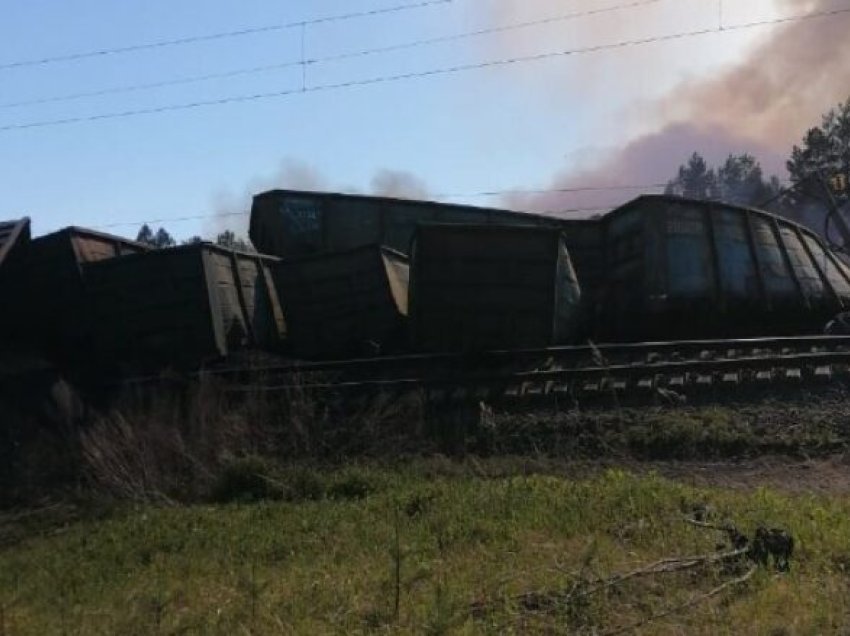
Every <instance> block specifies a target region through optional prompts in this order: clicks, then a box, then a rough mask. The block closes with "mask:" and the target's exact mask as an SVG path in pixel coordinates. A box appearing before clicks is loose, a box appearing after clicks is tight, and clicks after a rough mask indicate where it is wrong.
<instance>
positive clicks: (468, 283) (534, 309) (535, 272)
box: [410, 225, 581, 351]
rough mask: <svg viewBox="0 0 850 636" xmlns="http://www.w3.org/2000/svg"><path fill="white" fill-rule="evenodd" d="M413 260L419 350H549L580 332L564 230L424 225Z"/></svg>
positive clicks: (575, 285)
mask: <svg viewBox="0 0 850 636" xmlns="http://www.w3.org/2000/svg"><path fill="white" fill-rule="evenodd" d="M411 260H412V266H411V281H410V321H411V335H412V340H413V343H414V346H415V347H416V348H417V349H420V350H424V351H480V350H487V349H505V348H512V347H513V348H524V347H545V346H550V345H556V344H563V343H567V342H570V341H572V340H574V339H575V338H576V337H577V335H578V334H577V328H578V326H579V319H580V300H581V294H580V290H579V285H578V281H577V280H576V276H575V272H574V270H573V267H572V263H571V262H570V256H569V253H568V250H567V245H566V241H565V239H564V234H563V233H562V232H561V231H560V230H558V229H554V228H547V227H537V228H535V227H517V226H514V227H509V226H508V227H506V226H480V225H479V226H467V225H422V226H420V227H419V228H418V229H417V230H416V234H415V235H414V239H413V244H412V251H411Z"/></svg>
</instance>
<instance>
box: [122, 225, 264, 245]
mask: <svg viewBox="0 0 850 636" xmlns="http://www.w3.org/2000/svg"><path fill="white" fill-rule="evenodd" d="M136 241H137V242H139V243H144V244H145V245H150V246H151V247H155V248H157V249H164V248H166V247H175V246H176V245H177V241H176V240H175V239H174V237H173V236H171V234H169V232H168V231H167V230H166V229H165V228H163V227H160V228H159V229H158V230H156V231H154V230H153V228H151V226H149V225H148V224H147V223H145V224H144V225H142V227H141V228H140V229H139V232H138V234H136ZM204 242H205V241H204V239H203V238H202V237H201V236H198V235H195V236H192V237H190V238H188V239H186V240H185V241H181V242H180V245H197V244H198V243H204ZM210 242H212V243H215V244H216V245H220V246H221V247H227V248H230V249H234V250H239V251H242V252H253V251H255V250H254V246H253V245H251V243H250V242H249V241H247V240H245V239H244V238H243V237H241V236H237V235H236V233H235V232H233V231H232V230H225V231H224V232H219V233H218V234H217V235H216V237H215V240H214V241H210Z"/></svg>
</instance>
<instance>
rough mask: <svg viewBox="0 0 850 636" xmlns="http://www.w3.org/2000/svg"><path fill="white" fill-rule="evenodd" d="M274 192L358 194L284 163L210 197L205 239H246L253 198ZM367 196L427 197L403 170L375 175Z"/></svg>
mask: <svg viewBox="0 0 850 636" xmlns="http://www.w3.org/2000/svg"><path fill="white" fill-rule="evenodd" d="M275 189H286V190H306V191H311V192H343V193H347V194H359V193H360V190H359V189H358V188H356V187H353V186H341V185H334V184H333V183H331V182H330V181H329V180H328V179H327V178H326V177H325V176H324V175H323V174H322V173H321V172H320V171H319V170H318V169H317V168H315V167H314V166H311V165H310V164H308V163H305V162H303V161H298V160H295V159H284V160H283V161H282V162H281V164H280V166H279V167H278V169H277V170H276V171H275V172H274V173H272V174H270V175H266V176H262V177H256V178H254V179H251V180H250V181H249V182H248V183H247V184H246V185H245V187H244V188H243V190H242V191H241V192H239V193H233V192H230V191H222V192H219V193H217V194H216V195H214V197H213V209H214V210H215V213H214V216H212V217H211V218H210V220H209V222H208V223H207V224H206V226H205V227H204V235H205V237H207V238H215V236H216V235H217V234H219V233H220V232H224V231H225V230H231V231H233V232H234V233H235V234H236V235H237V236H242V237H247V235H248V223H249V221H250V217H249V214H248V212H249V211H250V210H251V200H252V198H253V196H254V195H255V194H258V193H260V192H265V191H267V190H275ZM369 193H370V194H375V195H379V196H387V197H395V198H399V199H428V198H429V197H430V191H429V189H428V186H427V184H426V183H425V182H424V181H423V180H422V179H420V178H419V177H417V176H416V175H414V174H411V173H409V172H406V171H404V170H388V169H383V170H379V171H377V172H376V173H375V175H374V176H373V177H372V180H371V183H370V188H369Z"/></svg>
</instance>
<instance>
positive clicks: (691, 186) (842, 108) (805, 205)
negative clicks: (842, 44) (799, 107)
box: [665, 98, 850, 231]
mask: <svg viewBox="0 0 850 636" xmlns="http://www.w3.org/2000/svg"><path fill="white" fill-rule="evenodd" d="M785 165H786V168H787V170H788V175H789V176H790V179H791V184H790V186H788V187H785V188H783V187H782V184H781V182H780V180H779V178H778V177H776V176H770V177H766V176H765V175H764V173H763V171H762V168H761V165H760V164H759V161H758V160H757V159H756V158H755V157H754V156H752V155H750V154H747V153H745V154H741V155H729V157H727V159H726V161H725V162H723V164H721V165H719V166H716V167H711V166H709V165H708V163H707V162H706V160H705V159H704V158H703V157H702V155H700V154H699V152H694V153H693V154H692V155H691V156H690V158H689V159H688V160H687V162H686V163H684V164H683V165H681V166H680V167H679V170H678V173H677V174H676V175H675V176H674V177H673V178H672V179H671V180H670V181H669V182H668V183H667V187H666V188H665V194H673V195H678V196H684V197H689V198H693V199H703V200H717V201H726V202H728V203H735V204H738V205H747V206H753V207H765V208H769V209H770V210H771V211H773V212H776V213H778V214H782V215H783V216H787V217H790V218H792V219H795V220H798V221H802V222H806V221H808V222H810V223H812V222H813V221H815V220H816V215H815V216H813V215H812V214H811V212H812V210H813V209H815V211H816V212H817V213H818V214H820V215H821V216H822V217H824V218H825V209H827V207H826V206H827V205H828V204H830V201H829V199H830V198H832V199H833V200H834V201H835V203H836V204H837V205H838V206H842V205H844V204H846V203H847V202H848V201H850V185H849V184H848V181H850V98H848V100H847V101H846V102H844V103H840V104H838V106H836V107H835V108H832V109H830V110H829V112H827V113H826V114H824V115H823V116H822V118H821V123H820V125H816V126H814V127H812V128H810V129H809V130H808V131H807V132H806V134H805V136H804V137H803V140H802V142H801V144H800V145H795V146H794V147H793V149H792V150H791V154H790V156H789V158H788V160H787V162H786V164H785ZM813 229H815V230H818V231H820V230H822V229H823V227H814V228H813Z"/></svg>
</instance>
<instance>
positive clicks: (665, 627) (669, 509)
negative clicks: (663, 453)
mask: <svg viewBox="0 0 850 636" xmlns="http://www.w3.org/2000/svg"><path fill="white" fill-rule="evenodd" d="M485 469H486V465H482V464H481V463H479V462H475V461H471V462H469V463H466V464H449V463H448V462H440V461H430V462H419V463H417V464H416V465H413V466H407V467H402V468H378V467H369V466H360V467H349V468H346V469H342V470H325V471H315V470H312V471H311V470H309V469H304V470H301V471H292V472H290V473H288V474H287V475H285V476H283V477H281V478H280V479H283V480H288V482H287V483H286V484H278V485H279V486H281V487H283V486H286V488H284V491H285V493H286V496H285V497H284V499H285V500H284V501H275V502H269V501H265V502H264V501H261V502H255V503H250V504H248V503H236V504H227V505H216V506H192V507H173V508H158V507H135V508H130V509H126V508H125V509H121V510H116V511H113V512H111V513H109V514H108V515H106V516H105V517H101V518H98V519H92V520H89V521H86V520H77V521H74V522H72V523H69V524H68V525H67V526H62V525H56V524H53V525H50V526H45V527H43V528H42V529H41V530H40V531H39V532H31V534H30V537H29V538H27V539H25V540H18V541H12V542H10V543H7V545H6V546H5V547H4V548H3V549H2V551H1V552H0V608H2V612H0V634H4V635H5V634H16V635H17V634H38V635H41V634H128V635H130V634H281V633H297V634H338V633H417V634H418V633H431V634H438V633H460V634H467V633H468V634H471V633H494V634H495V633H517V634H521V633H592V630H593V629H596V630H597V631H598V632H603V631H604V630H605V629H610V628H613V627H616V626H623V625H627V624H630V623H631V622H633V621H636V620H640V619H641V618H643V617H645V616H647V615H649V614H651V613H653V612H657V611H659V610H661V609H662V608H664V607H666V606H668V605H670V604H675V603H679V602H682V601H684V600H686V599H688V598H691V597H693V596H694V595H697V594H700V593H702V592H705V591H707V590H709V589H710V588H712V587H714V586H715V585H717V584H718V583H719V582H721V581H723V580H727V579H728V578H730V577H732V576H734V575H733V574H731V573H725V572H721V571H719V570H716V569H714V570H694V571H689V572H686V573H678V574H667V575H657V576H654V577H651V578H643V579H639V580H636V581H634V582H629V583H627V584H623V585H621V586H618V587H615V588H612V589H611V590H609V591H607V592H605V593H600V594H593V595H590V596H588V597H584V598H581V599H578V600H575V599H574V600H573V601H571V602H566V603H560V604H556V606H555V607H554V608H549V609H548V610H547V611H544V612H531V611H529V609H528V608H523V606H522V604H520V603H517V602H516V601H515V596H516V595H517V594H521V593H524V592H528V591H543V592H548V591H551V592H557V591H561V590H566V589H570V588H571V587H573V586H576V585H581V584H582V582H583V581H586V580H587V579H591V578H593V577H596V576H607V575H610V574H612V573H615V572H621V571H628V570H632V569H634V568H636V567H639V566H641V565H642V564H646V563H648V562H651V561H653V560H655V559H658V558H662V557H668V556H676V555H685V554H697V553H705V552H712V551H714V550H715V548H716V545H715V544H716V542H717V540H718V535H717V534H716V533H714V532H711V531H706V530H704V529H699V528H695V527H693V526H691V525H688V524H686V523H684V522H683V521H682V518H683V511H685V510H687V509H688V508H689V506H691V505H693V504H700V503H709V504H711V506H713V507H714V509H715V510H716V511H717V514H718V518H719V519H722V518H725V517H728V518H730V519H732V520H734V521H735V523H736V524H738V525H739V526H740V527H741V528H742V529H744V530H746V531H748V532H751V531H752V530H753V529H754V528H755V526H756V524H758V523H760V522H763V523H767V524H768V525H772V526H781V527H785V528H787V529H788V530H790V531H791V533H792V534H793V535H794V537H795V539H796V541H797V550H796V553H795V556H794V559H793V562H792V570H791V572H790V573H788V574H778V573H776V572H772V571H769V570H762V571H759V572H758V573H757V575H756V576H755V577H754V578H753V579H751V581H750V582H749V583H748V584H747V585H746V586H744V587H741V588H736V589H731V590H729V592H728V593H727V594H723V595H721V596H719V597H717V598H714V599H711V600H707V601H705V602H704V603H700V604H699V605H697V606H696V607H694V608H691V609H689V610H687V611H684V612H679V613H674V614H673V615H671V616H669V617H666V618H664V619H661V620H658V621H656V622H653V623H652V624H650V625H649V626H647V627H645V628H643V630H642V632H641V633H658V634H682V633H688V634H751V633H752V634H776V635H779V634H827V633H841V630H842V629H845V630H848V629H850V613H848V611H849V610H848V609H847V608H848V607H850V605H848V604H847V602H846V599H847V598H848V591H850V497H847V496H835V497H829V498H821V497H815V496H802V497H801V496H788V495H782V494H779V493H777V492H773V491H769V490H757V491H753V492H741V491H734V492H733V491H723V490H697V489H693V488H690V487H687V486H683V485H681V484H679V483H675V482H672V481H668V480H665V479H662V478H660V477H657V476H653V475H650V476H642V477H641V476H636V475H632V474H629V473H625V472H621V471H609V472H606V473H604V474H602V475H598V476H595V477H591V478H588V479H584V480H569V479H565V478H561V477H554V476H545V475H528V476H524V475H519V474H516V475H513V476H511V475H508V476H501V477H498V478H489V477H486V476H484V474H483V473H484V472H486V470H485ZM305 471H306V472H305ZM305 475H309V478H305ZM305 484H306V485H305ZM397 567H398V570H397V569H396V568H397ZM397 572H398V576H397V574H396V573H397ZM396 596H398V613H397V614H396ZM476 602H477V603H480V604H482V605H484V606H486V608H487V611H484V612H477V613H474V612H472V611H470V605H471V604H472V603H476ZM845 633H850V631H848V632H845Z"/></svg>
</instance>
